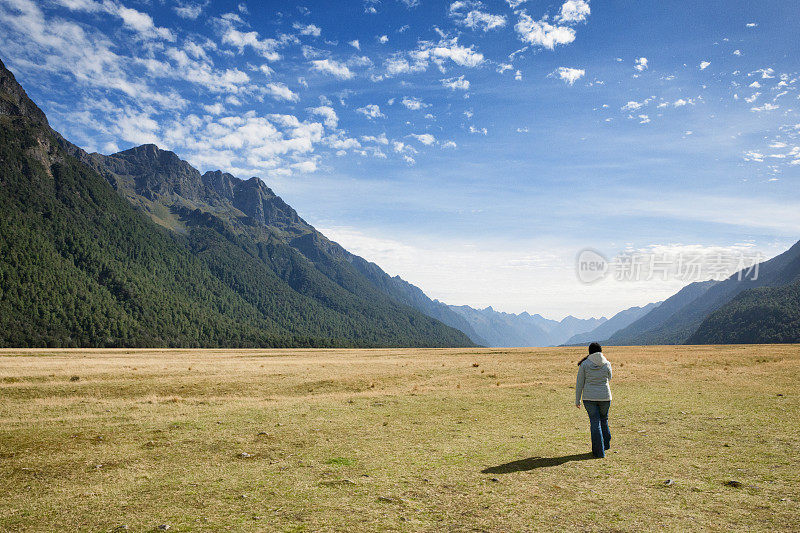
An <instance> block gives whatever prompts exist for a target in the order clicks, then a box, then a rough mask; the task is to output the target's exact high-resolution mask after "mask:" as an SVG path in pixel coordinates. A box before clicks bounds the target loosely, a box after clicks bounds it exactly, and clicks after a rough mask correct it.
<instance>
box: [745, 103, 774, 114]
mask: <svg viewBox="0 0 800 533" xmlns="http://www.w3.org/2000/svg"><path fill="white" fill-rule="evenodd" d="M779 107H780V106H777V105H775V104H770V103H769V102H767V103H766V104H764V105H762V106H758V107H751V108H750V111H756V112H759V111H774V110H776V109H778V108H779Z"/></svg>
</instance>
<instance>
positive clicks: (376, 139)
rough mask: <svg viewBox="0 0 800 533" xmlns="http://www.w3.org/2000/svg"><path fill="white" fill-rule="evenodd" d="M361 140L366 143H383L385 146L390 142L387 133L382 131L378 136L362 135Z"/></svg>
mask: <svg viewBox="0 0 800 533" xmlns="http://www.w3.org/2000/svg"><path fill="white" fill-rule="evenodd" d="M361 142H364V143H376V144H382V145H384V146H385V145H388V144H389V139H387V138H386V134H385V133H381V134H380V135H377V136H376V135H362V136H361Z"/></svg>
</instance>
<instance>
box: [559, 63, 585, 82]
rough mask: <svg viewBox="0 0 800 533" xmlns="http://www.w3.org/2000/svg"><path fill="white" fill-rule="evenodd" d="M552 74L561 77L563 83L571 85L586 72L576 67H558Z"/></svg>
mask: <svg viewBox="0 0 800 533" xmlns="http://www.w3.org/2000/svg"><path fill="white" fill-rule="evenodd" d="M553 74H554V75H556V76H558V77H559V78H561V79H562V80H563V81H564V82H565V83H567V84H569V85H572V84H573V83H575V82H576V81H578V80H579V79H581V78H582V77H583V76H584V74H586V71H585V70H583V69H578V68H570V67H558V68H557V69H556V70H555V72H554V73H553Z"/></svg>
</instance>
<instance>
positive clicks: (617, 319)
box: [564, 302, 662, 346]
mask: <svg viewBox="0 0 800 533" xmlns="http://www.w3.org/2000/svg"><path fill="white" fill-rule="evenodd" d="M661 303H662V302H657V303H650V304H647V305H645V306H643V307H631V308H629V309H625V310H624V311H620V312H619V313H617V314H616V315H614V316H612V317H611V318H609V319H608V320H606V321H605V322H603V323H602V324H600V325H599V326H597V327H596V328H594V329H593V330H591V331H589V332H587V333H579V334H577V335H573V336H572V337H570V338H569V340H567V341H566V342H565V343H564V344H565V345H568V346H570V345H576V344H586V343H589V342H595V341H600V340H603V339H607V338H609V337H611V336H612V335H613V334H614V333H616V332H617V331H619V330H621V329H623V328H626V327H628V326H629V325H631V324H632V323H634V322H635V321H637V320H638V319H640V318H642V317H643V316H645V315H646V314H647V313H649V312H650V311H652V310H653V309H655V308H656V307H658V306H659V305H661Z"/></svg>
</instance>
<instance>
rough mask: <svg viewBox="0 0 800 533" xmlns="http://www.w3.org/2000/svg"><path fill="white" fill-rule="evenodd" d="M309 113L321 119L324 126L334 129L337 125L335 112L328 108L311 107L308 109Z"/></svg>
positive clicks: (337, 118) (337, 120)
mask: <svg viewBox="0 0 800 533" xmlns="http://www.w3.org/2000/svg"><path fill="white" fill-rule="evenodd" d="M308 111H309V113H311V114H312V115H316V116H321V117H322V119H323V120H322V122H323V123H324V124H325V126H327V127H329V128H331V129H335V128H336V127H337V126H338V125H339V117H338V116H337V115H336V111H334V109H333V108H332V107H330V106H326V105H323V106H319V107H312V108H309V110H308Z"/></svg>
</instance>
